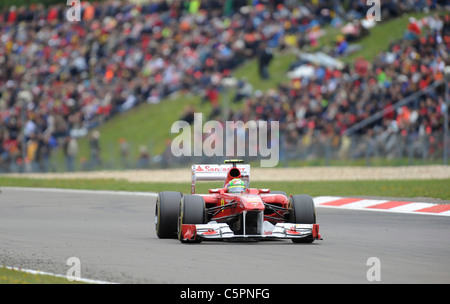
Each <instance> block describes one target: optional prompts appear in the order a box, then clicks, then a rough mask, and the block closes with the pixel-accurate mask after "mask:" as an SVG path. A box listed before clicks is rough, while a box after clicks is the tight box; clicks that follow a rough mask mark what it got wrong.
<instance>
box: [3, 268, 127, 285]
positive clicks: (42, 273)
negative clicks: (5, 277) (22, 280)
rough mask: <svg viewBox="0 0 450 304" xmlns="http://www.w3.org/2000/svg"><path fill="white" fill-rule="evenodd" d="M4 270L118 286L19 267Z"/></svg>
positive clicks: (106, 282)
mask: <svg viewBox="0 0 450 304" xmlns="http://www.w3.org/2000/svg"><path fill="white" fill-rule="evenodd" d="M4 268H6V269H9V270H15V271H21V272H26V273H30V274H34V275H47V276H52V277H57V278H64V279H67V280H72V281H76V282H82V283H89V284H118V283H113V282H108V281H100V280H92V279H84V278H77V277H70V276H67V275H62V274H56V273H51V272H46V271H40V270H32V269H23V268H19V267H10V266H5V267H4Z"/></svg>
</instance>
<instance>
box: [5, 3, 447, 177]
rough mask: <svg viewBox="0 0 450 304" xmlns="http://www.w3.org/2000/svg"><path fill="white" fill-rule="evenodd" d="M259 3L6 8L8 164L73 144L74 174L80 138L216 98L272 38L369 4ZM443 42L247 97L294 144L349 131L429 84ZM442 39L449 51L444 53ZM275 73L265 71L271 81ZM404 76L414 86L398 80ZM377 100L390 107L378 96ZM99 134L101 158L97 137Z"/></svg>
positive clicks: (21, 167) (35, 161)
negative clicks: (311, 135) (194, 98)
mask: <svg viewBox="0 0 450 304" xmlns="http://www.w3.org/2000/svg"><path fill="white" fill-rule="evenodd" d="M250 2H251V4H250V5H249V1H246V0H235V1H229V0H213V1H210V0H194V1H187V0H159V1H149V2H144V3H142V4H139V5H138V4H133V3H132V2H128V1H117V0H106V1H103V2H100V3H89V2H83V5H82V10H81V16H82V21H81V22H68V21H67V20H66V12H67V9H68V7H67V6H65V5H64V4H61V5H54V6H50V7H48V8H45V7H43V6H42V5H39V4H33V5H30V6H28V7H7V8H3V10H0V172H11V171H13V172H15V171H26V170H33V171H47V170H49V167H48V164H49V159H50V157H51V154H52V151H53V150H54V149H55V148H61V149H63V150H64V152H65V155H66V161H67V169H69V170H72V169H74V157H75V155H76V154H77V151H78V147H77V143H76V138H78V137H80V136H86V135H88V134H89V133H90V131H91V130H93V129H94V128H95V127H97V126H98V125H99V124H101V123H103V122H104V121H105V120H108V119H111V118H112V117H113V116H114V115H115V114H117V113H120V112H124V111H127V110H129V109H130V108H132V107H135V106H136V105H138V104H139V103H145V102H149V103H158V102H160V101H161V100H163V99H164V98H165V97H167V96H170V95H171V94H174V93H177V92H183V91H190V92H193V93H195V94H201V93H203V94H205V96H206V98H207V99H210V101H211V102H212V103H213V104H214V105H215V106H217V103H218V98H217V91H218V90H220V81H221V79H222V78H223V77H226V76H228V75H230V73H231V71H232V70H233V69H234V68H236V67H237V66H239V65H240V64H241V63H243V62H244V61H246V60H247V59H249V58H253V57H255V56H258V54H261V53H262V50H263V49H262V46H263V47H264V49H266V48H271V49H273V48H283V47H286V45H287V44H289V43H288V42H287V41H286V40H285V39H283V38H284V37H286V35H287V34H290V35H291V36H292V35H294V36H295V37H296V39H295V41H296V46H299V47H302V46H304V45H305V44H306V43H308V44H311V45H315V44H317V31H316V30H317V28H320V27H321V26H323V25H324V24H326V23H339V22H342V20H346V19H347V18H359V15H358V14H364V13H365V12H367V9H368V7H367V4H366V3H365V2H366V1H360V0H348V1H343V2H340V1H333V0H328V1H322V0H320V1H314V0H312V1H301V2H297V1H294V0H285V1H283V0H266V1H262V0H260V1H258V0H254V1H250ZM382 2H383V10H382V11H383V14H385V15H386V14H387V15H389V16H393V17H395V16H396V14H400V13H401V11H402V10H411V9H422V8H423V7H424V6H427V5H428V4H425V1H400V2H401V4H402V5H400V6H396V7H394V6H392V5H391V4H392V3H397V2H398V1H382ZM421 2H424V3H422V4H421ZM435 2H436V1H432V5H436V3H435ZM437 2H439V1H437ZM344 4H345V5H344ZM345 6H347V7H349V8H348V9H347V10H345V9H344V7H345ZM446 18H447V17H446ZM442 21H443V23H444V24H445V25H443V26H442V29H441V30H440V31H441V32H442V31H446V30H447V29H448V20H447V19H445V20H442ZM442 37H444V36H442ZM436 38H437V36H436V34H435V33H434V34H432V35H431V36H429V37H426V38H425V39H426V40H425V41H423V40H420V39H419V40H417V39H415V38H414V37H410V38H409V39H410V40H408V41H406V40H405V42H400V43H398V44H394V45H392V47H391V49H390V51H389V52H388V53H386V54H383V55H382V56H380V57H378V59H377V61H376V62H375V64H374V66H373V67H372V66H371V67H366V68H364V67H362V68H356V69H355V68H353V67H352V68H350V67H349V68H348V69H347V70H344V71H328V70H326V69H323V68H320V67H318V68H317V69H318V72H320V71H321V72H322V77H321V78H318V79H316V80H314V81H312V82H309V83H302V82H294V83H293V84H291V85H286V86H280V87H279V88H278V90H275V91H269V92H267V93H264V94H262V95H261V96H259V97H254V98H251V99H250V100H246V101H245V102H246V103H247V107H248V110H249V111H251V112H254V113H255V114H256V115H257V116H260V117H262V118H267V119H268V120H270V119H278V120H280V121H281V122H283V130H286V131H289V132H286V133H285V134H291V135H286V137H287V139H286V143H289V142H290V141H292V139H291V138H290V137H295V134H299V135H302V134H303V133H305V132H306V133H308V132H309V131H308V130H311V129H313V130H324V131H326V132H332V131H333V132H337V133H338V134H339V133H340V131H339V129H341V130H342V129H343V128H345V126H348V124H349V123H352V122H355V121H358V120H359V119H361V118H362V117H364V116H366V115H367V114H370V113H372V112H373V111H375V110H378V109H382V108H383V106H385V105H386V103H388V102H394V101H397V100H399V98H401V97H403V96H407V95H408V94H409V93H410V92H413V91H415V90H417V89H419V88H421V87H422V86H424V85H426V84H428V83H430V82H431V81H432V80H433V79H434V78H435V76H436V73H435V72H434V71H435V70H439V68H440V66H441V65H442V62H443V60H447V58H444V57H443V56H444V55H442V54H441V53H442V52H448V48H447V49H445V43H448V41H445V42H442V41H439V40H437V39H436ZM430 39H434V40H433V41H430ZM411 41H412V42H411ZM442 45H444V49H442ZM433 46H435V47H437V49H439V50H441V52H437V53H438V54H437V55H436V52H433V51H432V50H431V48H432V47H433ZM447 47H448V45H447ZM411 54H416V55H417V56H421V57H420V61H419V57H416V58H414V57H413V56H412V55H411ZM408 57H409V58H408ZM438 59H439V60H441V61H439V60H438ZM399 60H400V63H399ZM390 61H393V62H390ZM405 61H408V62H410V64H408V68H405V65H407V64H405ZM428 63H429V64H428ZM362 65H363V66H364V65H365V63H364V64H362ZM404 68H405V69H406V70H405V71H403V70H402V69H404ZM266 70H267V69H262V70H261V71H262V72H261V76H262V77H269V75H267V73H266ZM361 70H365V71H366V72H365V74H361ZM399 70H401V71H399ZM431 71H433V73H431ZM399 72H402V73H403V74H405V75H404V76H405V77H406V78H407V81H406V84H405V82H401V81H400V80H398V79H397V77H396V76H397V75H398V73H399ZM423 75H425V76H426V77H422V76H423ZM374 83H375V84H379V85H378V86H371V84H374ZM333 91H334V94H332V92H333ZM377 94H378V95H377ZM374 97H376V98H377V100H379V101H380V103H378V104H374V103H371V102H370V100H373V98H374ZM433 102H435V103H436V102H438V103H439V102H441V101H436V100H435V99H432V101H431V103H433ZM426 104H427V107H428V102H427V103H426ZM433 105H434V104H433ZM236 116H242V115H236ZM236 118H237V117H236ZM324 118H325V119H324ZM90 136H91V139H92V140H91V142H92V144H91V147H92V150H91V152H92V155H94V156H93V158H94V159H97V160H96V162H97V163H98V162H100V160H98V153H99V152H98V151H99V148H98V147H97V146H98V138H97V139H95V138H94V137H95V136H92V134H91V135H90ZM299 138H304V137H297V140H298V139H299Z"/></svg>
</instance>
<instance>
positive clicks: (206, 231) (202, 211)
mask: <svg viewBox="0 0 450 304" xmlns="http://www.w3.org/2000/svg"><path fill="white" fill-rule="evenodd" d="M242 163H243V161H241V160H229V161H225V164H224V165H193V166H192V184H191V194H190V195H183V194H182V193H180V192H175V191H164V192H160V193H159V194H158V197H157V200H156V209H155V226H156V234H157V236H158V237H159V238H178V239H179V240H180V241H181V242H183V243H185V242H201V241H203V240H229V239H241V240H243V239H254V240H261V239H270V238H278V239H291V240H292V241H293V242H294V243H312V242H314V240H316V239H322V238H321V236H320V234H319V225H318V224H316V212H315V207H314V202H313V199H312V197H311V196H309V195H291V196H289V197H288V196H287V195H286V193H284V192H281V191H270V189H257V188H250V187H249V183H250V165H248V164H242ZM238 164H239V165H238ZM202 180H203V181H214V180H224V187H223V188H218V189H209V194H195V185H196V182H197V181H202Z"/></svg>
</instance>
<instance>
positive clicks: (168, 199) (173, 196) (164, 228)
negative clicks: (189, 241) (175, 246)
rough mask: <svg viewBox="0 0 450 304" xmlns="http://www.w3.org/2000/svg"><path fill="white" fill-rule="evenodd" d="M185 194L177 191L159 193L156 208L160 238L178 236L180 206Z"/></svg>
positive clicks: (156, 222)
mask: <svg viewBox="0 0 450 304" xmlns="http://www.w3.org/2000/svg"><path fill="white" fill-rule="evenodd" d="M182 197H183V194H182V193H181V192H175V191H163V192H160V193H158V197H157V198H156V208H155V229H156V235H157V236H158V237H159V238H160V239H167V238H170V239H174V238H176V237H177V221H178V206H179V205H180V201H181V198H182Z"/></svg>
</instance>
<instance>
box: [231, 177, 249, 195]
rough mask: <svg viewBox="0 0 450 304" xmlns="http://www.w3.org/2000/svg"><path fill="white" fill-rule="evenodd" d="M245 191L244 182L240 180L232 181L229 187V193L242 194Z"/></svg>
mask: <svg viewBox="0 0 450 304" xmlns="http://www.w3.org/2000/svg"><path fill="white" fill-rule="evenodd" d="M245 189H246V187H245V183H244V181H243V180H242V179H239V178H235V179H232V180H231V181H230V182H229V183H228V185H227V192H228V193H242V192H244V191H245Z"/></svg>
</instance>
